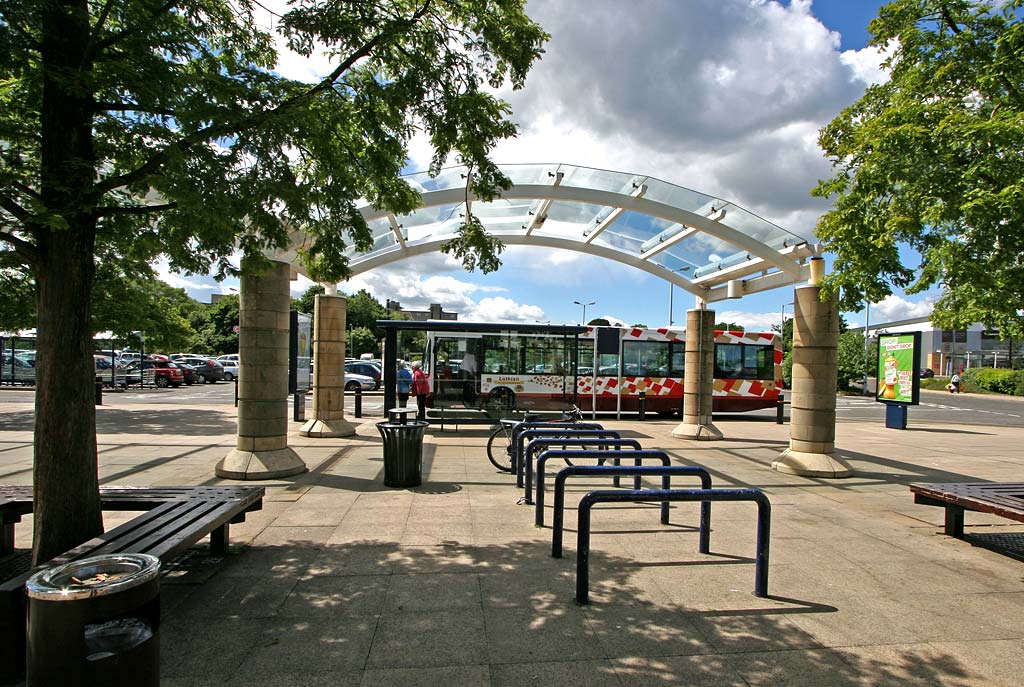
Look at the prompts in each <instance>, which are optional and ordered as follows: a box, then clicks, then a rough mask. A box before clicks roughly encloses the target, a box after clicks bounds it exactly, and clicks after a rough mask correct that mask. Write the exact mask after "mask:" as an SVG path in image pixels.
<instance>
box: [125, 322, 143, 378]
mask: <svg viewBox="0 0 1024 687" xmlns="http://www.w3.org/2000/svg"><path fill="white" fill-rule="evenodd" d="M132 334H137V335H138V337H139V388H140V389H145V388H146V374H145V372H146V366H145V364H144V362H145V360H146V335H145V332H142V331H136V332H132ZM124 383H125V388H127V387H128V377H127V373H126V376H125V379H124Z"/></svg>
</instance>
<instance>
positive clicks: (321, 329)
mask: <svg viewBox="0 0 1024 687" xmlns="http://www.w3.org/2000/svg"><path fill="white" fill-rule="evenodd" d="M315 303H316V305H315V306H314V308H313V312H314V317H313V418H312V419H310V420H307V421H306V424H304V425H302V429H300V430H299V434H301V435H302V436H304V437H350V436H352V435H353V434H355V433H356V428H355V427H353V426H352V424H351V423H350V422H348V421H347V420H346V419H345V312H346V310H345V306H346V300H345V298H344V297H343V296H327V295H318V296H317V297H316V298H315Z"/></svg>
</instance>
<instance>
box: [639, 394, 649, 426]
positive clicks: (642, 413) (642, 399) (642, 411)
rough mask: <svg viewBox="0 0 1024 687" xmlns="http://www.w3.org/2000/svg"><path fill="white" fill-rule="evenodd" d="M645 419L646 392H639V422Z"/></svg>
mask: <svg viewBox="0 0 1024 687" xmlns="http://www.w3.org/2000/svg"><path fill="white" fill-rule="evenodd" d="M646 419H647V392H646V391H641V392H640V422H643V421H644V420H646Z"/></svg>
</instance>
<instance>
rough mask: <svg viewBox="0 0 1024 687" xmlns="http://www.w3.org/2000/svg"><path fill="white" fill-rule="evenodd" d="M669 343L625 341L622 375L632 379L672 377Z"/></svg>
mask: <svg viewBox="0 0 1024 687" xmlns="http://www.w3.org/2000/svg"><path fill="white" fill-rule="evenodd" d="M669 362H670V360H669V342H668V341H625V342H623V344H622V374H624V375H627V376H630V377H670V376H672V375H671V366H670V365H669Z"/></svg>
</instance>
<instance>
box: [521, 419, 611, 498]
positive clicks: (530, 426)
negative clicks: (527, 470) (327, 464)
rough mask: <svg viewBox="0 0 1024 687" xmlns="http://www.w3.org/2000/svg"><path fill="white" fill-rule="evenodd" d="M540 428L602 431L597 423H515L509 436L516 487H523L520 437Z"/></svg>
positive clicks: (601, 427) (600, 425)
mask: <svg viewBox="0 0 1024 687" xmlns="http://www.w3.org/2000/svg"><path fill="white" fill-rule="evenodd" d="M542 428H549V429H558V428H568V429H574V428H575V429H604V425H602V424H599V423H597V422H540V421H530V422H526V421H524V422H517V423H516V424H515V425H513V426H512V435H511V438H512V471H513V472H514V473H516V486H517V487H522V486H523V471H522V461H521V460H520V459H519V457H520V456H521V455H522V453H523V439H522V437H521V435H522V433H523V432H526V431H529V430H531V429H542Z"/></svg>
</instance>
